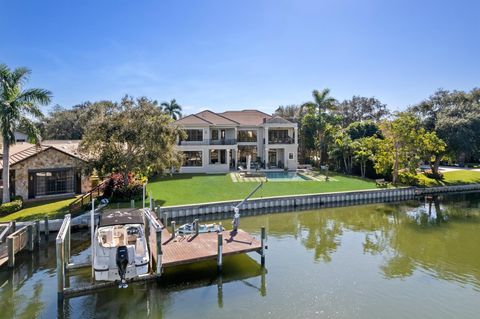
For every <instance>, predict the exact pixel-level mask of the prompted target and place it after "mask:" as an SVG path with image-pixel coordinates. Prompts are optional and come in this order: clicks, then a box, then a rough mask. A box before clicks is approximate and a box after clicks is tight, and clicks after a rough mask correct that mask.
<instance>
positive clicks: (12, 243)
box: [7, 223, 39, 267]
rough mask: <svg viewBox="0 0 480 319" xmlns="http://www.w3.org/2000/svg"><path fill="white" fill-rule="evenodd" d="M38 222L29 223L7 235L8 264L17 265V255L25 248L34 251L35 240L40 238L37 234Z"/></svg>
mask: <svg viewBox="0 0 480 319" xmlns="http://www.w3.org/2000/svg"><path fill="white" fill-rule="evenodd" d="M12 227H14V226H12ZM35 228H36V224H34V223H28V224H27V225H25V226H23V227H21V228H20V229H18V230H15V231H14V232H13V233H11V234H10V235H8V237H7V256H8V266H9V267H14V266H15V255H16V254H17V253H18V252H20V251H22V250H23V249H25V248H26V249H28V250H29V251H33V249H34V247H35V242H38V241H39V238H38V237H37V236H36V235H35V234H36V233H37V230H36V229H35Z"/></svg>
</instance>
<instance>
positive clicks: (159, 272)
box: [156, 229, 163, 276]
mask: <svg viewBox="0 0 480 319" xmlns="http://www.w3.org/2000/svg"><path fill="white" fill-rule="evenodd" d="M162 255H163V252H162V230H161V229H160V230H157V269H156V273H157V275H158V276H161V275H162Z"/></svg>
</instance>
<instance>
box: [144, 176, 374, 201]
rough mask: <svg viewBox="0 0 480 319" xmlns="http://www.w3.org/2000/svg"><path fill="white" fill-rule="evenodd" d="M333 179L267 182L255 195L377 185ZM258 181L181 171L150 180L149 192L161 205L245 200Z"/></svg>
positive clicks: (333, 190)
mask: <svg viewBox="0 0 480 319" xmlns="http://www.w3.org/2000/svg"><path fill="white" fill-rule="evenodd" d="M331 177H333V179H334V180H332V181H329V182H324V181H301V182H267V183H265V184H264V186H263V187H262V188H261V189H260V190H259V191H258V192H257V193H256V194H255V195H254V196H253V197H268V196H280V195H296V194H311V193H325V192H338V191H350V190H361V189H374V188H376V186H375V182H373V181H371V180H366V179H361V178H357V177H353V176H344V175H338V174H336V175H334V176H331ZM257 185H258V183H256V182H245V183H234V182H233V181H232V180H231V178H230V176H229V174H218V175H217V174H215V175H211V174H178V175H174V176H173V177H155V178H152V179H150V182H149V184H148V186H147V191H148V193H150V191H152V192H153V198H155V200H156V202H157V204H160V205H162V206H172V205H182V204H193V203H206V202H214V201H224V200H234V199H243V198H244V197H245V196H247V195H248V194H249V193H250V191H251V190H252V189H254V188H255V187H256V186H257Z"/></svg>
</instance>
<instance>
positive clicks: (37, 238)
mask: <svg viewBox="0 0 480 319" xmlns="http://www.w3.org/2000/svg"><path fill="white" fill-rule="evenodd" d="M35 242H36V244H37V246H40V220H38V219H37V220H36V221H35Z"/></svg>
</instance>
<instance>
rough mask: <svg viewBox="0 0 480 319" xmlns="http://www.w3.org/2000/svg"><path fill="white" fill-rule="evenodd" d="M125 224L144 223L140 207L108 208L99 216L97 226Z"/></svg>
mask: <svg viewBox="0 0 480 319" xmlns="http://www.w3.org/2000/svg"><path fill="white" fill-rule="evenodd" d="M126 224H144V219H143V210H142V209H135V208H129V209H109V210H106V211H105V212H104V213H103V214H102V215H101V216H100V225H99V227H104V226H114V225H126Z"/></svg>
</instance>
